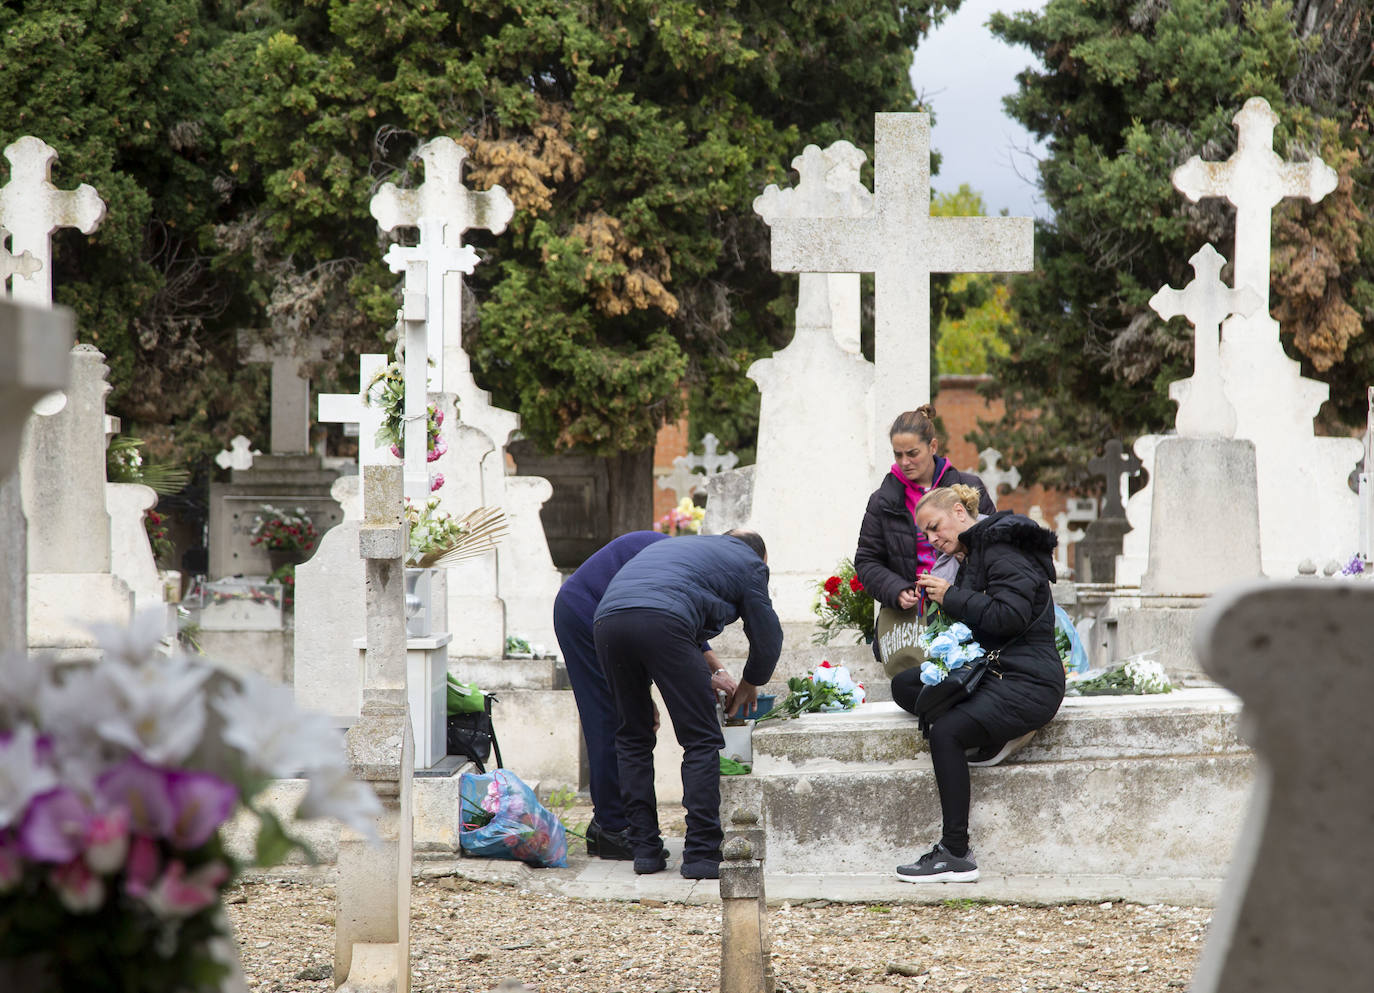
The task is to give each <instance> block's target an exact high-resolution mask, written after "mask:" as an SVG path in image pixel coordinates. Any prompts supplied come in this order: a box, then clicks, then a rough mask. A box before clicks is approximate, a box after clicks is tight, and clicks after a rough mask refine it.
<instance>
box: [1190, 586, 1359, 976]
mask: <svg viewBox="0 0 1374 993" xmlns="http://www.w3.org/2000/svg"><path fill="white" fill-rule="evenodd" d="M1372 643H1374V584H1371V583H1367V582H1359V583H1341V584H1335V583H1332V584H1326V583H1321V584H1318V583H1313V582H1312V581H1310V580H1308V581H1301V580H1299V581H1297V582H1283V583H1278V582H1264V583H1249V584H1246V585H1244V586H1237V587H1232V588H1230V589H1227V590H1223V591H1222V592H1220V593H1218V594H1216V595H1215V596H1214V597H1213V598H1212V600H1211V601H1210V602H1209V603H1208V604H1207V605H1206V606H1204V607H1203V608H1202V610H1201V611H1199V617H1198V619H1197V621H1196V625H1195V629H1194V644H1195V645H1196V646H1197V651H1198V661H1199V662H1200V663H1201V665H1202V668H1203V669H1204V670H1206V672H1207V673H1208V675H1210V676H1211V677H1212V678H1213V679H1215V680H1216V681H1217V682H1218V683H1220V684H1221V685H1222V686H1224V687H1226V688H1227V689H1228V690H1231V691H1232V692H1233V693H1235V694H1236V695H1237V696H1239V697H1240V699H1241V701H1242V703H1243V705H1244V708H1245V709H1244V719H1245V726H1246V728H1247V733H1246V735H1245V737H1246V743H1247V744H1249V745H1251V746H1252V747H1253V748H1254V751H1255V759H1256V770H1255V783H1254V787H1253V792H1252V794H1251V800H1250V808H1249V815H1248V816H1247V818H1246V821H1245V824H1244V826H1243V827H1242V828H1241V832H1240V836H1239V838H1237V840H1236V843H1235V848H1234V850H1233V852H1232V855H1231V863H1230V867H1229V869H1228V871H1227V877H1226V882H1225V884H1224V885H1223V887H1222V891H1221V895H1220V897H1219V898H1218V900H1217V905H1216V911H1215V912H1214V913H1213V915H1212V923H1211V925H1210V926H1209V927H1208V929H1207V944H1206V945H1205V947H1204V948H1203V950H1202V956H1201V958H1200V959H1199V960H1198V964H1197V969H1196V971H1195V972H1194V973H1193V979H1192V986H1191V987H1190V988H1191V989H1192V990H1193V991H1194V993H1242V991H1243V993H1279V991H1289V990H1353V989H1358V988H1359V987H1361V986H1363V985H1365V984H1367V983H1368V982H1369V977H1370V975H1372V974H1374V919H1371V917H1370V908H1371V907H1374V850H1372V849H1371V848H1370V847H1369V843H1368V842H1369V828H1370V825H1371V824H1374V790H1371V789H1370V788H1369V778H1370V777H1369V701H1370V700H1371V699H1374V666H1371V665H1370V664H1369V646H1370V644H1372ZM1294 660H1301V662H1300V665H1301V670H1300V671H1301V673H1302V676H1301V678H1302V684H1303V687H1304V689H1303V691H1302V692H1300V693H1295V692H1294V682H1293V676H1294V672H1295V670H1294V666H1293V663H1294ZM1318 729H1319V733H1316V732H1317V731H1318ZM1361 783H1363V784H1364V785H1363V786H1361V785H1359V784H1361ZM1299 850H1302V851H1310V852H1328V853H1330V852H1339V853H1340V857H1339V858H1314V859H1301V860H1297V859H1294V858H1293V853H1294V852H1295V851H1299Z"/></svg>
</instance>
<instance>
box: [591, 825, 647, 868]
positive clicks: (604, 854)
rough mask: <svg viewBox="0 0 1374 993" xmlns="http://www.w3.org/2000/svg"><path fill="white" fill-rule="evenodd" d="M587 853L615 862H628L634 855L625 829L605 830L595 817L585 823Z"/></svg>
mask: <svg viewBox="0 0 1374 993" xmlns="http://www.w3.org/2000/svg"><path fill="white" fill-rule="evenodd" d="M627 830H628V829H627ZM587 854H588V855H591V856H593V857H595V858H602V859H613V860H615V861H617V862H628V861H629V860H630V859H632V858H634V857H635V853H634V849H632V848H631V847H630V839H629V837H628V836H627V833H626V831H625V830H621V831H607V830H606V829H605V828H604V827H602V826H601V825H600V824H598V823H596V818H592V822H591V823H590V824H588V825H587Z"/></svg>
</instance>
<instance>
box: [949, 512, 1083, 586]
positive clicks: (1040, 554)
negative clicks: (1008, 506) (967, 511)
mask: <svg viewBox="0 0 1374 993" xmlns="http://www.w3.org/2000/svg"><path fill="white" fill-rule="evenodd" d="M959 541H960V542H962V543H963V545H964V547H965V548H967V549H968V550H969V551H970V552H972V551H973V550H974V549H975V548H986V547H987V546H989V545H995V544H1007V545H1011V546H1013V547H1015V548H1019V549H1021V550H1022V551H1023V552H1026V553H1027V554H1028V555H1030V556H1031V558H1032V559H1034V561H1035V563H1036V565H1038V566H1040V567H1041V568H1042V569H1043V570H1044V572H1045V575H1046V576H1048V577H1049V580H1050V582H1051V583H1053V582H1054V581H1055V580H1056V578H1057V577H1056V575H1055V570H1054V549H1055V546H1057V545H1058V544H1059V536H1058V535H1056V534H1055V533H1054V532H1053V531H1051V530H1049V529H1048V528H1042V527H1041V526H1040V525H1039V524H1036V523H1035V522H1034V521H1033V520H1031V519H1030V518H1029V517H1026V516H1024V515H1023V514H1015V513H1012V512H1011V511H1010V510H999V511H997V512H996V513H994V514H989V515H988V516H986V517H983V518H980V519H979V520H978V522H977V523H976V524H974V525H973V527H971V528H969V529H968V530H967V531H965V532H964V533H963V534H961V535H960V536H959Z"/></svg>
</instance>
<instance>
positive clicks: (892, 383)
mask: <svg viewBox="0 0 1374 993" xmlns="http://www.w3.org/2000/svg"><path fill="white" fill-rule="evenodd" d="M874 132H875V150H874V179H873V210H872V211H871V212H869V213H867V214H865V215H864V216H862V217H844V218H811V217H785V216H780V217H778V218H777V219H776V220H774V221H773V222H772V250H773V268H774V269H775V270H777V271H778V272H871V273H874V274H875V275H874V282H875V284H876V286H875V299H874V303H875V317H874V332H875V341H874V346H873V349H874V365H875V366H876V368H875V370H874V374H875V379H874V387H875V393H874V419H875V425H874V430H875V436H874V439H873V445H874V447H873V457H874V463H873V464H874V465H877V466H881V465H884V464H885V458H884V456H885V453H886V452H888V451H889V445H888V437H887V429H888V427H889V425H890V424H891V423H892V420H893V418H895V417H896V416H897V414H899V413H901V412H902V411H904V410H911V409H912V408H914V407H916V406H918V405H920V404H923V403H925V402H926V401H928V400H929V399H930V274H931V273H933V272H1016V271H1023V270H1026V269H1030V268H1031V266H1032V264H1033V247H1034V246H1033V234H1032V221H1031V219H1030V218H1028V217H931V216H930V116H929V115H928V114H878V115H876V118H875V127H874Z"/></svg>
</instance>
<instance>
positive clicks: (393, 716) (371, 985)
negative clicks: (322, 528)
mask: <svg viewBox="0 0 1374 993" xmlns="http://www.w3.org/2000/svg"><path fill="white" fill-rule="evenodd" d="M363 488H364V489H363V522H362V524H361V525H360V526H359V532H358V547H359V551H360V554H361V556H362V558H363V559H364V560H365V562H366V563H367V564H366V580H365V583H366V591H367V592H366V598H367V607H366V617H367V652H366V660H365V663H364V681H363V704H362V712H361V715H360V717H359V718H358V721H357V722H356V723H355V724H354V725H353V726H352V727H350V728H349V729H348V732H347V735H346V736H345V740H346V741H347V746H348V758H349V764H350V766H351V767H352V773H353V776H354V778H355V779H359V780H362V781H363V782H365V783H367V784H368V785H369V786H371V787H372V790H373V792H375V793H376V794H377V798H378V799H379V800H380V801H381V802H382V811H381V813H379V814H378V815H377V822H376V832H377V836H378V839H379V840H377V841H370V840H369V839H367V838H366V837H364V836H362V835H359V834H357V833H356V832H354V831H353V830H352V829H350V828H348V827H346V826H345V827H343V828H342V829H341V832H340V836H339V855H338V885H337V888H336V892H337V894H338V912H337V914H336V915H335V936H334V983H335V985H341V984H345V983H346V984H347V986H348V988H349V989H357V990H394V991H396V993H406V991H408V990H409V989H410V877H411V872H412V869H413V864H414V844H413V836H412V830H413V815H412V802H411V789H412V785H411V784H412V782H413V780H414V776H415V739H414V736H413V734H412V732H411V726H410V715H409V712H408V708H407V706H406V615H405V570H404V569H403V563H404V557H405V550H406V545H407V543H408V537H407V534H406V525H405V521H404V519H403V518H402V516H401V514H402V509H403V506H404V503H403V499H402V476H401V468H400V466H375V465H374V466H367V467H366V468H365V469H364V470H363Z"/></svg>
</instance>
